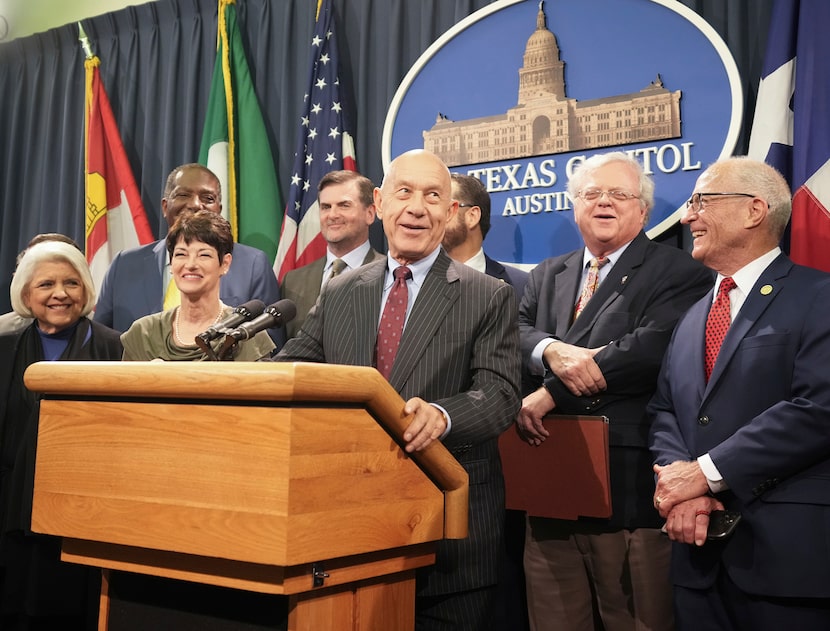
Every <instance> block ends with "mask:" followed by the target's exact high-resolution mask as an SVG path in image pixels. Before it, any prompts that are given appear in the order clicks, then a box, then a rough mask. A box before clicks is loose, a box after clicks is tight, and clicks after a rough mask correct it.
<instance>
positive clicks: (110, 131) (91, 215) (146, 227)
mask: <svg viewBox="0 0 830 631" xmlns="http://www.w3.org/2000/svg"><path fill="white" fill-rule="evenodd" d="M100 63H101V62H100V60H99V59H98V57H97V56H91V57H90V58H89V59H87V60H86V61H85V62H84V66H85V68H86V121H85V123H86V162H85V165H84V171H85V180H86V221H85V233H86V259H87V261H88V262H89V269H90V271H91V272H92V279H93V280H94V281H95V288H96V289H100V288H101V281H102V280H103V278H104V275H105V274H106V272H107V268H108V267H109V264H110V261H112V259H113V257H114V256H115V255H116V254H118V253H119V252H120V251H121V250H125V249H127V248H134V247H137V246H139V245H144V244H145V243H151V242H152V241H153V240H154V239H153V232H152V230H150V224H149V223H148V222H147V215H146V213H145V212H144V206H143V204H142V203H141V194H140V193H139V191H138V186H136V183H135V178H134V177H133V172H132V169H131V168H130V163H129V161H128V160H127V153H126V152H125V151H124V145H123V144H122V142H121V135H120V134H119V132H118V127H117V126H116V124H115V117H114V116H113V114H112V108H111V107H110V102H109V99H108V98H107V93H106V90H104V85H103V84H102V83H101V74H100V72H99V69H98V66H99V65H100Z"/></svg>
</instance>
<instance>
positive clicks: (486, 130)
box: [423, 2, 680, 166]
mask: <svg viewBox="0 0 830 631" xmlns="http://www.w3.org/2000/svg"><path fill="white" fill-rule="evenodd" d="M423 136H424V149H428V150H430V151H432V152H433V153H436V154H437V155H439V156H440V157H441V158H442V159H443V160H444V162H445V163H446V164H447V165H448V166H456V165H461V164H478V163H481V162H492V161H497V160H506V159H510V158H523V157H528V156H536V155H542V154H551V153H565V152H570V151H581V150H583V149H595V148H598V147H608V146H612V145H625V144H629V143H638V142H645V141H650V140H661V139H664V138H677V137H679V136H680V90H676V91H675V92H669V90H667V89H666V88H665V87H664V86H663V82H662V80H661V79H660V76H659V75H658V76H657V78H656V79H655V80H654V81H653V82H652V83H650V84H649V85H648V86H646V87H645V88H643V89H642V90H640V91H639V92H635V93H632V94H622V95H619V96H608V97H603V98H600V99H592V100H588V101H583V102H579V101H577V100H576V99H569V98H567V96H566V94H565V63H564V62H563V61H562V60H561V59H560V58H559V45H558V44H557V42H556V36H555V35H554V34H553V33H552V32H551V31H549V30H548V28H547V25H546V20H545V13H544V10H543V8H542V3H541V2H540V3H539V13H538V14H537V16H536V30H535V31H534V33H533V34H532V35H531V36H530V39H528V40H527V46H526V47H525V53H524V63H523V66H522V67H521V68H520V69H519V98H518V104H517V105H516V107H513V108H511V109H509V110H507V112H506V113H505V114H495V115H493V116H484V117H481V118H470V119H467V120H461V121H453V120H450V119H449V118H447V117H446V116H444V115H443V114H440V113H439V114H438V116H437V118H436V121H435V125H433V126H432V128H431V129H429V130H428V131H424V132H423Z"/></svg>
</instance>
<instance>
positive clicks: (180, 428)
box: [25, 362, 468, 631]
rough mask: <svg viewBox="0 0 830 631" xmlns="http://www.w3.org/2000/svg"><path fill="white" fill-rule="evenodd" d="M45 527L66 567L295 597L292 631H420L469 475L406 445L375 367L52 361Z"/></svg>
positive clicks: (37, 511) (40, 372)
mask: <svg viewBox="0 0 830 631" xmlns="http://www.w3.org/2000/svg"><path fill="white" fill-rule="evenodd" d="M25 382H26V385H27V387H28V388H29V389H31V390H34V391H36V392H41V393H44V398H43V401H42V403H41V409H40V426H39V431H38V447H37V466H36V471H35V486H34V507H33V511H32V529H33V530H34V531H36V532H40V533H44V534H50V535H56V536H59V537H63V544H62V558H63V559H64V560H66V561H70V562H74V563H81V564H86V565H91V566H95V567H100V568H103V569H104V570H105V571H104V579H105V580H104V583H103V587H102V595H101V613H100V618H99V629H107V628H108V627H107V625H108V614H109V596H108V592H107V588H108V582H107V576H108V571H109V570H124V571H128V572H134V573H139V574H148V575H153V576H159V577H165V578H172V579H177V580H182V581H192V582H196V583H204V584H208V585H218V586H223V587H230V588H234V589H239V590H247V591H251V592H260V593H266V594H284V595H287V596H288V597H289V601H288V607H289V609H288V610H289V614H288V629H289V630H291V631H304V630H310V629H335V628H337V629H342V628H344V626H343V622H344V621H345V620H349V621H353V627H349V628H354V629H361V630H364V629H365V630H369V629H385V630H387V629H388V630H394V629H400V630H404V629H405V630H407V631H409V630H411V629H412V628H413V625H414V602H415V569H416V568H418V567H422V566H425V565H429V564H431V563H433V562H434V560H435V546H436V542H437V540H439V539H441V538H442V537H447V538H463V537H465V536H466V535H467V492H468V489H467V474H466V472H465V471H464V469H463V468H462V467H461V465H459V464H458V462H457V461H456V460H455V459H454V458H453V457H452V456H451V455H450V454H449V452H448V451H447V450H446V449H445V448H444V447H443V445H441V444H440V443H438V442H436V443H433V444H432V445H431V446H430V447H429V448H428V449H426V450H424V451H423V452H421V453H417V454H411V455H408V454H406V453H405V452H404V451H403V450H402V449H401V447H400V445H401V444H403V441H402V438H401V437H402V435H403V430H404V428H405V427H406V425H407V423H408V421H409V419H408V417H406V416H404V415H403V411H402V410H403V405H404V402H403V400H402V399H401V398H400V397H399V396H398V394H397V393H396V392H395V391H394V390H393V389H392V387H391V386H390V385H389V384H388V383H387V382H386V381H385V380H384V379H383V377H381V376H380V374H379V373H378V372H377V371H376V370H375V369H374V368H366V367H354V366H335V365H325V364H303V363H297V364H272V363H242V362H240V363H234V362H227V363H219V362H217V363H173V362H168V363H159V362H148V363H144V362H124V363H121V362H41V363H37V364H34V365H32V366H31V367H29V369H28V370H27V371H26V375H25Z"/></svg>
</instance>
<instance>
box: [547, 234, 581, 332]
mask: <svg viewBox="0 0 830 631" xmlns="http://www.w3.org/2000/svg"><path fill="white" fill-rule="evenodd" d="M583 252H584V250H577V251H576V252H574V253H573V254H572V255H571V256H570V257H568V259H567V260H566V261H565V267H564V269H562V271H561V272H559V273H558V274H556V276H555V277H554V287H556V291H555V292H554V293H555V294H556V296H562V297H563V299H561V300H556V301H554V303H553V304H552V305H550V309H551V311H552V312H553V313H554V314H555V317H556V327H555V328H556V330H555V331H554V332H553V334H554V335H555V336H556V337H557V338H559V339H565V337H566V335H567V334H568V329H570V328H571V320H573V316H574V305H575V304H576V292H577V291H579V288H580V286H581V284H582V256H583ZM568 298H569V299H568ZM589 304H590V303H589Z"/></svg>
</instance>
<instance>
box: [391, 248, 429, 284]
mask: <svg viewBox="0 0 830 631" xmlns="http://www.w3.org/2000/svg"><path fill="white" fill-rule="evenodd" d="M440 251H441V248H440V247H437V248H435V250H434V251H433V252H432V254H429V255H427V256H425V257H424V258H422V259H421V260H419V261H415V262H414V263H410V264H409V265H407V267H408V268H409V271H411V272H412V282H413V283H415V284H416V285H418V286H419V287H420V286H421V285H423V284H424V279H425V278H426V276H427V274H428V273H429V270H430V269H432V265H433V264H434V263H435V260H436V259H437V258H438V253H439V252H440ZM400 266H401V264H400V263H398V262H397V261H396V260H395V259H393V258H392V255H391V254H389V253H387V254H386V281H385V282H384V284H383V287H384V289H387V288H388V287H391V286H392V283H393V282H394V277H393V276H392V273H393V272H394V271H395V270H396V269H397V268H399V267H400Z"/></svg>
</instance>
